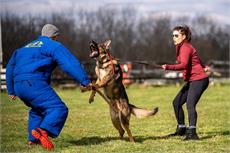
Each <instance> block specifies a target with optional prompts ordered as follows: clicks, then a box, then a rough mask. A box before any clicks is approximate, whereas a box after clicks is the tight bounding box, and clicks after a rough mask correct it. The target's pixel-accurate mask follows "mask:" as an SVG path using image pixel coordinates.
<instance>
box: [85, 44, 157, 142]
mask: <svg viewBox="0 0 230 153" xmlns="http://www.w3.org/2000/svg"><path fill="white" fill-rule="evenodd" d="M110 44H111V40H108V41H106V42H104V43H99V44H97V43H96V42H92V43H91V45H90V49H91V53H90V57H91V58H94V59H95V60H96V68H95V71H96V75H97V81H96V83H95V86H94V87H95V88H94V90H92V93H91V96H90V99H89V102H90V103H91V102H92V101H93V100H94V96H95V94H96V92H98V93H99V94H100V95H101V96H102V97H103V98H104V99H105V100H106V102H107V103H108V104H109V108H110V116H111V120H112V123H113V126H114V127H115V128H116V129H117V130H118V132H119V134H120V137H121V138H122V137H123V135H124V132H125V131H126V132H127V134H128V136H129V140H130V141H131V142H134V138H133V136H132V133H131V131H130V129H129V120H130V117H131V114H133V115H135V116H136V117H138V118H142V117H147V116H152V115H155V114H156V113H157V111H158V108H154V109H153V110H146V109H142V108H138V107H136V106H134V105H132V104H130V103H129V99H128V96H127V94H126V91H125V88H124V86H123V84H122V70H121V68H120V65H119V61H118V60H117V59H114V58H112V56H111V54H110V52H109V46H110ZM99 88H103V89H104V94H105V95H104V94H103V93H102V92H101V91H100V90H99Z"/></svg>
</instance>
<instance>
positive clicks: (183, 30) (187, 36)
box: [173, 25, 192, 42]
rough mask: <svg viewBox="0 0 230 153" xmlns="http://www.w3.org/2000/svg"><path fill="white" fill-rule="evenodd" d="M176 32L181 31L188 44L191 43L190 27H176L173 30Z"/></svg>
mask: <svg viewBox="0 0 230 153" xmlns="http://www.w3.org/2000/svg"><path fill="white" fill-rule="evenodd" d="M174 30H176V31H179V32H180V33H181V34H182V35H185V36H186V38H185V39H187V40H188V42H190V41H191V39H192V33H191V31H190V29H189V27H188V26H187V25H184V26H176V27H174V28H173V31H174Z"/></svg>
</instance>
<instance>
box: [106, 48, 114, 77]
mask: <svg viewBox="0 0 230 153" xmlns="http://www.w3.org/2000/svg"><path fill="white" fill-rule="evenodd" d="M107 53H108V55H109V60H110V63H111V64H112V66H113V75H114V74H115V66H114V64H113V56H112V55H111V53H110V51H109V50H108V51H107Z"/></svg>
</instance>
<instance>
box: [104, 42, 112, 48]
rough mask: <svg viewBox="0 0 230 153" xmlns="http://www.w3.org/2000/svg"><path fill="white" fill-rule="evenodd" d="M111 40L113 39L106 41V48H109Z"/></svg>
mask: <svg viewBox="0 0 230 153" xmlns="http://www.w3.org/2000/svg"><path fill="white" fill-rule="evenodd" d="M111 42H112V41H111V40H107V41H106V42H104V45H105V47H106V49H109V47H110V44H111Z"/></svg>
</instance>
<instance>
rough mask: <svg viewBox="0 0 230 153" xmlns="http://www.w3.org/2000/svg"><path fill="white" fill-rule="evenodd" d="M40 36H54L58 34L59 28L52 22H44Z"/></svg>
mask: <svg viewBox="0 0 230 153" xmlns="http://www.w3.org/2000/svg"><path fill="white" fill-rule="evenodd" d="M41 33H42V36H47V37H50V38H51V37H54V36H57V35H59V34H60V31H59V29H58V28H57V27H56V26H55V25H52V24H46V25H44V26H43V27H42V32H41Z"/></svg>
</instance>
